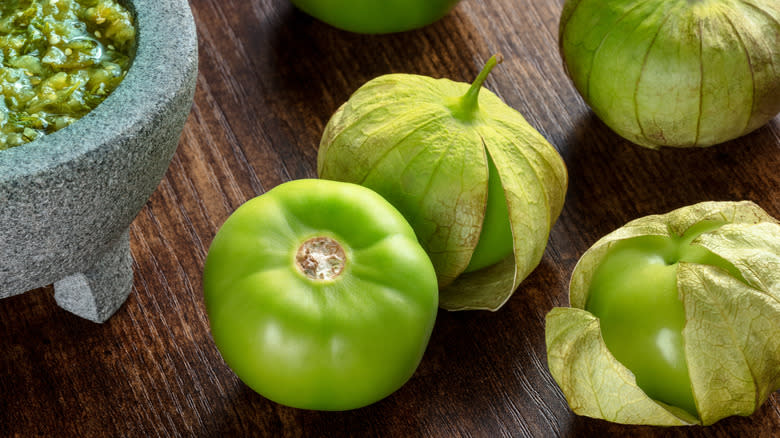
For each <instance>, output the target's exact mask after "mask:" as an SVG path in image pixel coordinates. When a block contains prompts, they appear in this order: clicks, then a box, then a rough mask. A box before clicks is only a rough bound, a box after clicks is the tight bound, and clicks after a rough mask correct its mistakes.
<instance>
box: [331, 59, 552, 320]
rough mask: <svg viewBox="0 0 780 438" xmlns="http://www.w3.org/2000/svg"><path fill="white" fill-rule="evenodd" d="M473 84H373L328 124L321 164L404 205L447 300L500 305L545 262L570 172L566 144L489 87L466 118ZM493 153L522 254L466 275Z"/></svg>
mask: <svg viewBox="0 0 780 438" xmlns="http://www.w3.org/2000/svg"><path fill="white" fill-rule="evenodd" d="M491 61H492V62H494V60H493V59H491ZM491 68H492V67H491ZM486 70H487V71H489V68H486ZM486 74H487V73H486V71H483V74H482V75H481V78H482V80H484V75H486ZM479 85H480V84H478V86H479ZM470 88H471V85H470V84H466V83H460V82H454V81H451V80H448V79H433V78H430V77H427V76H419V75H411V74H388V75H384V76H380V77H378V78H375V79H373V80H371V81H369V82H367V83H366V84H365V85H363V86H362V87H360V88H359V89H358V90H357V91H356V92H355V93H354V94H353V95H352V96H351V97H350V99H349V100H348V101H347V102H346V103H344V104H343V105H342V106H341V107H340V108H339V109H338V110H337V111H336V113H335V114H334V115H333V116H332V118H331V119H330V121H329V122H328V124H327V126H326V128H325V132H324V134H323V137H322V140H321V143H320V149H319V155H318V162H317V168H318V173H319V176H320V177H321V178H327V179H335V180H340V181H347V182H353V183H358V184H362V185H365V186H367V187H369V188H371V189H373V190H375V191H377V192H378V193H380V194H381V195H382V196H384V197H385V198H386V199H387V200H388V201H390V203H392V204H393V205H394V206H395V207H396V208H398V210H399V211H401V213H402V214H403V215H404V216H405V217H406V219H407V220H408V221H409V222H410V224H411V225H412V227H413V228H414V230H415V232H416V233H417V237H418V240H419V241H420V243H421V244H422V246H423V248H425V250H426V252H427V253H428V255H429V256H430V257H431V260H432V262H433V265H434V267H435V268H436V272H437V276H438V280H439V286H440V295H439V296H440V306H441V307H443V308H445V309H449V310H463V309H488V310H496V309H498V308H500V307H501V306H502V305H503V304H504V303H505V302H506V300H507V299H508V298H509V297H510V296H511V295H512V293H513V292H514V291H515V289H516V288H517V287H518V285H519V284H520V282H521V281H522V280H523V279H524V278H525V277H526V276H527V275H528V274H529V273H530V272H531V271H532V270H533V269H534V268H535V267H536V266H537V265H538V264H539V261H540V260H541V257H542V254H543V252H544V249H545V246H546V245H547V239H548V236H549V232H550V228H551V227H552V225H553V224H554V223H555V220H556V219H557V217H558V215H559V214H560V212H561V209H562V208H563V200H564V196H565V192H566V187H567V174H566V168H565V165H564V163H563V160H562V159H561V157H560V155H559V154H558V152H557V151H556V149H555V148H554V147H553V146H552V145H551V144H550V143H548V142H547V141H546V140H545V139H544V137H542V135H541V134H539V132H537V131H536V130H535V129H534V128H533V127H531V126H530V125H529V124H528V122H526V121H525V119H524V118H523V117H522V115H520V113H518V112H517V111H516V110H514V109H512V108H511V107H509V106H508V105H506V104H505V103H504V102H503V101H501V99H500V98H499V97H498V96H496V95H495V94H493V93H492V92H490V91H489V90H486V89H484V88H476V91H477V92H478V100H476V101H475V103H476V107H475V108H473V111H472V110H469V111H467V112H468V114H466V116H465V117H463V114H461V113H460V112H459V111H460V110H461V109H462V108H461V107H460V103H459V102H461V99H462V98H463V97H464V96H465V95H466V94H467V92H468V91H469V90H470ZM480 90H481V91H480ZM487 154H490V157H491V158H492V160H493V162H494V163H495V166H496V168H497V170H498V174H499V177H500V180H501V183H502V186H503V189H504V193H505V197H506V202H507V206H508V211H509V216H510V218H509V219H510V223H511V228H512V238H513V255H512V256H510V257H507V258H506V259H505V260H504V261H503V262H500V263H498V264H496V265H493V266H490V267H487V268H484V269H481V270H478V271H474V272H470V273H467V274H462V273H463V271H464V269H465V268H466V266H467V265H468V263H469V260H470V258H471V255H472V253H473V251H474V248H475V246H476V244H477V242H478V240H479V236H480V231H481V227H482V223H483V219H484V215H485V205H486V200H487V191H488V161H487Z"/></svg>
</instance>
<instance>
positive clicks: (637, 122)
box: [559, 0, 780, 148]
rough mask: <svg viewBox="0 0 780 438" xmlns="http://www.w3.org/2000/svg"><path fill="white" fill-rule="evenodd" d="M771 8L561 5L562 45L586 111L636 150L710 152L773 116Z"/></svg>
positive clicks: (777, 107)
mask: <svg viewBox="0 0 780 438" xmlns="http://www.w3.org/2000/svg"><path fill="white" fill-rule="evenodd" d="M778 41H780V2H778V1H777V0H750V1H741V0H566V2H565V4H564V7H563V12H562V15H561V20H560V27H559V44H560V52H561V55H562V57H563V61H564V65H565V66H566V70H567V73H568V74H569V76H570V77H571V79H572V81H573V82H574V85H575V87H576V88H577V90H579V92H580V94H582V97H583V98H584V99H585V101H586V102H587V103H588V104H589V105H590V106H591V108H592V109H593V112H595V113H596V115H598V117H599V118H600V119H601V120H603V121H604V123H606V124H607V125H608V126H609V127H610V128H612V129H613V130H614V131H615V132H617V133H618V134H619V135H621V136H622V137H624V138H626V139H628V140H629V141H632V142H634V143H636V144H639V145H642V146H646V147H650V148H657V147H660V146H672V147H691V146H711V145H713V144H718V143H722V142H725V141H727V140H731V139H733V138H736V137H739V136H742V135H745V134H747V133H749V132H751V131H753V130H755V129H756V128H758V127H760V126H762V125H764V124H765V123H766V122H767V121H769V120H770V119H772V118H773V117H774V116H775V115H776V114H777V113H778V112H779V111H780V67H779V66H780V44H778Z"/></svg>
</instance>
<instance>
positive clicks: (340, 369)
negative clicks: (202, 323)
mask: <svg viewBox="0 0 780 438" xmlns="http://www.w3.org/2000/svg"><path fill="white" fill-rule="evenodd" d="M203 291H204V296H205V303H206V310H207V313H208V317H209V322H210V323H211V333H212V335H213V337H214V342H215V343H216V345H217V347H218V348H219V351H220V353H221V354H222V357H223V358H224V359H225V362H226V363H227V364H228V365H229V366H230V368H231V369H232V370H233V371H234V372H235V373H236V375H237V376H238V377H239V378H240V379H241V380H242V381H244V382H245V383H246V384H247V385H248V386H249V387H251V388H252V389H254V390H255V391H256V392H258V393H259V394H261V395H263V396H264V397H266V398H268V399H270V400H273V401H275V402H278V403H281V404H284V405H287V406H292V407H297V408H304V409H318V410H346V409H355V408H359V407H362V406H365V405H368V404H370V403H373V402H376V401H378V400H380V399H382V398H384V397H386V396H387V395H389V394H391V393H392V392H394V391H395V390H397V389H398V388H400V387H401V386H402V385H403V384H404V383H405V382H406V381H407V380H408V379H409V378H410V377H411V376H412V374H413V373H414V371H415V370H416V368H417V365H418V364H419V362H420V360H421V358H422V356H423V353H424V351H425V348H426V346H427V345H428V339H429V338H430V334H431V331H432V329H433V324H434V321H435V319H436V313H437V304H438V293H437V284H436V274H435V272H434V270H433V266H432V265H431V262H430V260H429V259H428V256H427V255H426V254H425V251H424V250H423V249H422V247H420V245H419V244H418V243H417V239H416V237H415V235H414V231H413V230H412V228H411V227H410V226H409V224H408V223H407V222H406V220H405V219H404V218H403V216H401V214H400V213H399V212H398V211H397V210H396V209H395V208H394V207H393V206H392V205H390V204H389V203H388V202H387V201H385V200H384V199H383V198H382V197H381V196H379V195H378V194H376V193H375V192H373V191H371V190H369V189H367V188H365V187H362V186H359V185H356V184H348V183H342V182H336V181H326V180H316V179H311V180H296V181H290V182H287V183H284V184H281V185H279V186H277V187H275V188H273V189H271V190H270V191H268V192H266V193H265V194H263V195H260V196H258V197H256V198H254V199H251V200H249V201H247V202H246V203H244V204H243V205H242V206H240V207H239V208H238V209H237V210H236V211H235V212H234V213H233V214H232V215H231V216H230V217H229V218H228V219H227V221H226V222H225V223H224V224H223V225H222V227H221V229H220V230H219V232H218V233H217V235H216V236H215V237H214V241H213V242H212V244H211V247H210V248H209V253H208V257H207V258H206V265H205V268H204V272H203Z"/></svg>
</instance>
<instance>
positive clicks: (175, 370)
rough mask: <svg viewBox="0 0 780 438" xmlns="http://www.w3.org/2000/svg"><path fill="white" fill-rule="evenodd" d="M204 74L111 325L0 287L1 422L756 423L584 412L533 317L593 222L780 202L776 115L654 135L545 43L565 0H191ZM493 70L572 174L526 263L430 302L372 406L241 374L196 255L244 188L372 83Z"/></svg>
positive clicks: (58, 428) (108, 428)
mask: <svg viewBox="0 0 780 438" xmlns="http://www.w3.org/2000/svg"><path fill="white" fill-rule="evenodd" d="M191 5H192V9H193V13H194V16H195V20H196V23H197V26H198V29H199V43H200V44H199V47H200V56H201V58H200V75H199V78H198V84H197V85H198V88H197V93H196V96H195V102H194V105H193V108H192V113H191V115H190V117H189V120H188V122H187V125H186V127H185V130H184V133H183V135H182V137H181V142H180V144H179V149H178V151H177V153H176V155H175V157H174V159H173V161H172V162H171V166H170V168H169V170H168V172H167V174H166V176H165V178H164V180H163V181H162V182H161V184H160V186H159V188H158V190H157V191H156V192H155V193H154V195H153V196H152V198H151V200H150V201H149V202H148V204H147V205H146V206H145V208H144V209H143V210H142V211H141V213H140V214H139V215H138V217H137V218H136V220H135V221H134V223H133V224H132V226H131V229H130V233H131V247H132V254H133V260H134V265H133V267H134V269H135V283H134V288H133V292H132V294H131V295H130V298H129V299H128V301H127V303H126V304H125V305H124V306H123V307H122V308H121V309H120V310H119V312H118V313H117V314H116V315H115V316H113V317H112V318H111V319H110V320H109V321H108V322H107V323H105V324H103V325H98V324H93V323H91V322H88V321H85V320H82V319H79V318H78V317H75V316H73V315H71V314H69V313H67V312H65V311H63V310H60V309H59V308H58V307H57V306H56V304H55V303H54V299H53V296H52V290H51V288H43V289H40V290H36V291H34V292H30V293H28V294H25V295H20V296H16V297H12V298H8V299H5V300H2V301H0V436H20V437H27V436H52V437H69V436H73V437H86V436H95V437H108V436H133V437H135V436H138V437H146V436H152V437H154V436H160V437H177V436H206V437H234V436H360V437H363V436H435V437H445V436H474V437H502V436H506V437H509V436H513V437H523V436H529V437H555V436H563V437H580V436H603V435H614V436H635V437H650V436H668V437H683V436H685V437H705V436H706V437H731V436H735V437H770V436H777V434H778V433H780V395H778V393H777V392H776V393H774V394H773V395H772V396H771V398H770V399H769V401H768V402H767V403H765V404H764V405H763V406H762V407H761V408H760V409H759V410H758V411H757V412H756V413H755V414H754V415H752V416H750V417H732V418H728V419H725V420H723V421H720V422H719V423H717V424H715V425H713V426H711V427H707V428H704V427H685V428H665V429H664V428H653V427H628V426H620V425H615V424H610V423H606V422H603V421H598V420H593V419H588V418H583V417H578V416H575V415H574V414H572V412H571V411H570V410H569V408H568V406H567V404H566V401H565V400H564V398H563V396H562V394H561V392H560V391H559V389H558V387H557V386H556V385H555V383H554V381H553V380H552V378H551V377H550V375H549V373H548V370H547V364H546V353H545V346H544V325H543V321H544V315H545V314H546V313H547V312H548V311H549V310H550V309H551V308H552V307H553V306H559V305H566V304H567V284H568V277H569V275H570V273H571V271H572V268H573V267H574V264H575V263H576V261H577V259H578V258H579V257H580V256H581V255H582V253H583V252H584V251H585V250H586V249H587V248H588V247H589V246H590V245H591V244H593V243H594V242H595V241H596V240H597V239H598V238H599V237H600V236H602V235H604V234H606V233H608V232H610V231H612V230H613V229H615V228H617V227H619V226H621V225H622V224H624V223H625V222H627V221H629V220H631V219H634V218H637V217H639V216H643V215H646V214H653V213H662V212H666V211H669V210H671V209H674V208H677V207H681V206H684V205H688V204H692V203H694V202H697V201H703V200H740V199H750V200H753V201H755V202H757V203H758V204H760V205H761V206H762V207H764V208H765V209H766V210H767V211H768V212H769V213H770V214H772V215H774V216H775V217H780V199H779V198H780V176H778V174H779V171H780V118H777V117H776V118H775V119H774V120H773V121H771V122H770V123H769V124H768V125H766V126H764V127H762V128H761V129H759V130H757V131H755V132H754V133H752V134H750V135H748V136H746V137H744V138H741V139H738V140H735V141H732V142H729V143H727V144H723V145H720V146H717V147H713V148H708V149H704V150H681V151H680V150H662V151H652V150H647V149H644V148H640V147H637V146H634V145H632V144H630V143H628V142H626V141H625V140H623V139H621V138H620V137H618V136H617V135H616V134H614V133H612V132H611V131H610V130H609V129H608V128H607V127H606V126H605V125H604V124H603V123H601V122H600V121H599V120H598V119H597V118H596V117H595V116H594V115H593V114H592V112H591V111H590V110H589V109H588V108H587V106H586V105H585V104H584V103H583V101H582V99H581V98H580V97H579V95H578V94H577V93H576V91H575V90H574V88H573V87H572V85H571V84H570V82H569V81H568V79H567V78H566V76H565V74H564V71H563V68H562V66H561V62H560V59H559V57H558V54H557V25H558V16H559V14H560V9H561V6H562V0H546V1H532V0H485V1H479V0H463V1H462V2H461V3H460V4H459V5H458V7H457V8H456V9H455V10H454V11H453V12H452V13H451V14H449V15H448V16H447V17H445V18H444V19H442V20H441V21H439V22H437V23H435V24H434V25H431V26H429V27H427V28H425V29H422V30H419V31H413V32H408V33H403V34H397V35H387V36H361V35H355V34H350V33H346V32H341V31H338V30H335V29H333V28H330V27H328V26H327V25H324V24H322V23H320V22H317V21H315V20H313V19H312V18H310V17H308V16H306V15H305V14H303V13H301V12H298V11H297V10H295V9H294V8H293V7H292V6H291V5H290V4H289V3H288V2H287V1H286V0H191ZM497 52H500V53H502V54H503V55H504V58H505V62H504V63H503V64H502V65H500V66H499V67H498V68H496V69H495V70H494V72H493V73H492V75H491V76H490V77H489V79H488V81H487V84H486V85H487V87H488V88H490V89H491V90H493V91H495V92H496V93H497V94H498V95H499V96H500V97H501V98H503V99H504V100H505V101H506V102H507V103H508V104H509V105H511V106H513V107H514V108H516V109H518V110H519V111H520V112H522V113H523V114H524V115H525V117H526V118H527V119H528V121H529V122H530V123H531V125H533V126H534V127H535V128H537V129H538V130H539V131H540V132H541V133H542V134H543V135H544V136H545V137H546V138H547V139H548V140H549V141H550V142H551V143H553V144H554V145H555V146H556V147H557V148H558V150H559V151H560V153H561V155H562V156H563V157H564V159H565V161H566V164H567V166H568V170H569V175H570V186H569V191H568V195H567V198H566V204H565V207H564V210H563V213H562V215H561V217H560V219H559V220H558V222H557V224H556V225H555V227H554V228H553V229H552V233H551V236H550V245H549V246H548V248H547V251H546V253H545V255H544V259H543V260H542V262H541V264H540V266H539V267H538V268H537V269H536V270H535V271H534V272H533V273H532V274H531V276H530V277H529V278H528V279H526V280H525V281H524V282H523V283H522V284H521V286H520V288H519V289H518V291H517V293H516V294H515V295H514V296H513V297H512V298H511V299H510V300H509V302H508V303H507V304H506V305H505V306H504V307H503V308H502V309H501V310H499V311H498V312H495V313H490V312H460V313H448V312H444V311H441V312H440V313H439V315H438V319H437V321H436V326H435V329H434V333H433V336H432V339H431V342H430V345H429V348H428V350H427V352H426V353H425V356H424V358H423V361H422V363H421V364H420V367H419V369H418V371H417V372H416V374H415V375H414V376H413V377H412V379H411V380H410V381H409V382H408V383H407V384H406V385H405V386H404V387H402V388H401V389H400V390H399V391H397V392H396V393H395V394H393V395H392V396H390V397H388V398H386V399H385V400H382V401H380V402H378V403H376V404H374V405H372V406H369V407H366V408H363V409H359V410H355V411H350V412H338V413H323V412H312V411H303V410H296V409H291V408H286V407H283V406H280V405H277V404H274V403H272V402H270V401H268V400H266V399H264V398H263V397H261V396H259V395H257V394H256V393H254V392H253V391H252V390H250V389H249V388H248V387H246V386H245V385H244V384H243V383H241V382H240V381H239V380H238V379H237V378H236V377H235V375H234V374H233V373H232V372H231V371H230V369H229V368H228V367H227V366H226V365H225V363H224V362H223V361H222V359H221V357H220V355H219V353H218V351H217V349H216V347H215V346H214V343H213V341H212V338H211V336H210V333H209V325H208V320H207V318H206V314H205V310H204V306H203V297H202V292H201V270H202V267H203V262H204V258H205V255H206V252H207V249H208V245H209V244H210V242H211V239H212V238H213V236H214V234H215V233H216V231H217V229H218V228H219V226H220V225H221V224H222V223H223V221H224V220H225V219H226V218H227V217H228V215H229V214H230V213H231V212H232V211H233V210H234V209H235V208H237V207H238V206H239V205H240V204H241V203H242V202H244V201H246V200H247V199H249V198H252V197H254V196H256V195H258V194H261V193H263V192H264V191H266V190H268V189H270V188H271V187H274V186H276V185H278V184H280V183H282V182H284V181H287V180H290V179H296V178H307V177H316V154H317V146H318V143H319V138H320V136H321V134H322V131H323V128H324V126H325V124H326V122H327V120H328V118H329V116H330V115H331V114H332V113H333V111H335V110H336V108H337V107H338V106H339V105H340V104H341V103H342V102H344V101H345V100H346V99H347V98H348V97H349V95H350V94H351V93H352V92H353V91H354V90H355V89H356V88H357V87H358V86H360V85H361V84H363V83H364V82H365V81H367V80H369V79H371V78H373V77H375V76H378V75H380V74H384V73H390V72H409V73H418V74H424V75H430V76H434V77H449V78H451V79H454V80H458V81H471V80H472V79H473V78H474V77H475V76H476V74H477V72H478V71H479V69H480V68H481V66H482V65H483V63H484V62H485V61H486V60H487V59H488V57H490V55H492V54H493V53H497Z"/></svg>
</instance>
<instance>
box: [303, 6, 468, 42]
mask: <svg viewBox="0 0 780 438" xmlns="http://www.w3.org/2000/svg"><path fill="white" fill-rule="evenodd" d="M291 1H292V3H293V4H294V5H295V6H297V7H298V9H300V10H302V11H304V12H306V13H307V14H309V15H311V16H312V17H315V18H317V19H318V20H321V21H324V22H325V23H328V24H330V25H331V26H333V27H337V28H339V29H342V30H346V31H350V32H356V33H366V34H383V33H395V32H404V31H408V30H412V29H417V28H421V27H424V26H427V25H429V24H431V23H433V22H435V21H437V20H439V19H440V18H442V17H443V16H444V15H446V14H447V13H448V12H450V10H452V8H454V7H455V5H456V4H457V3H458V1H459V0H425V1H420V0H291Z"/></svg>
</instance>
